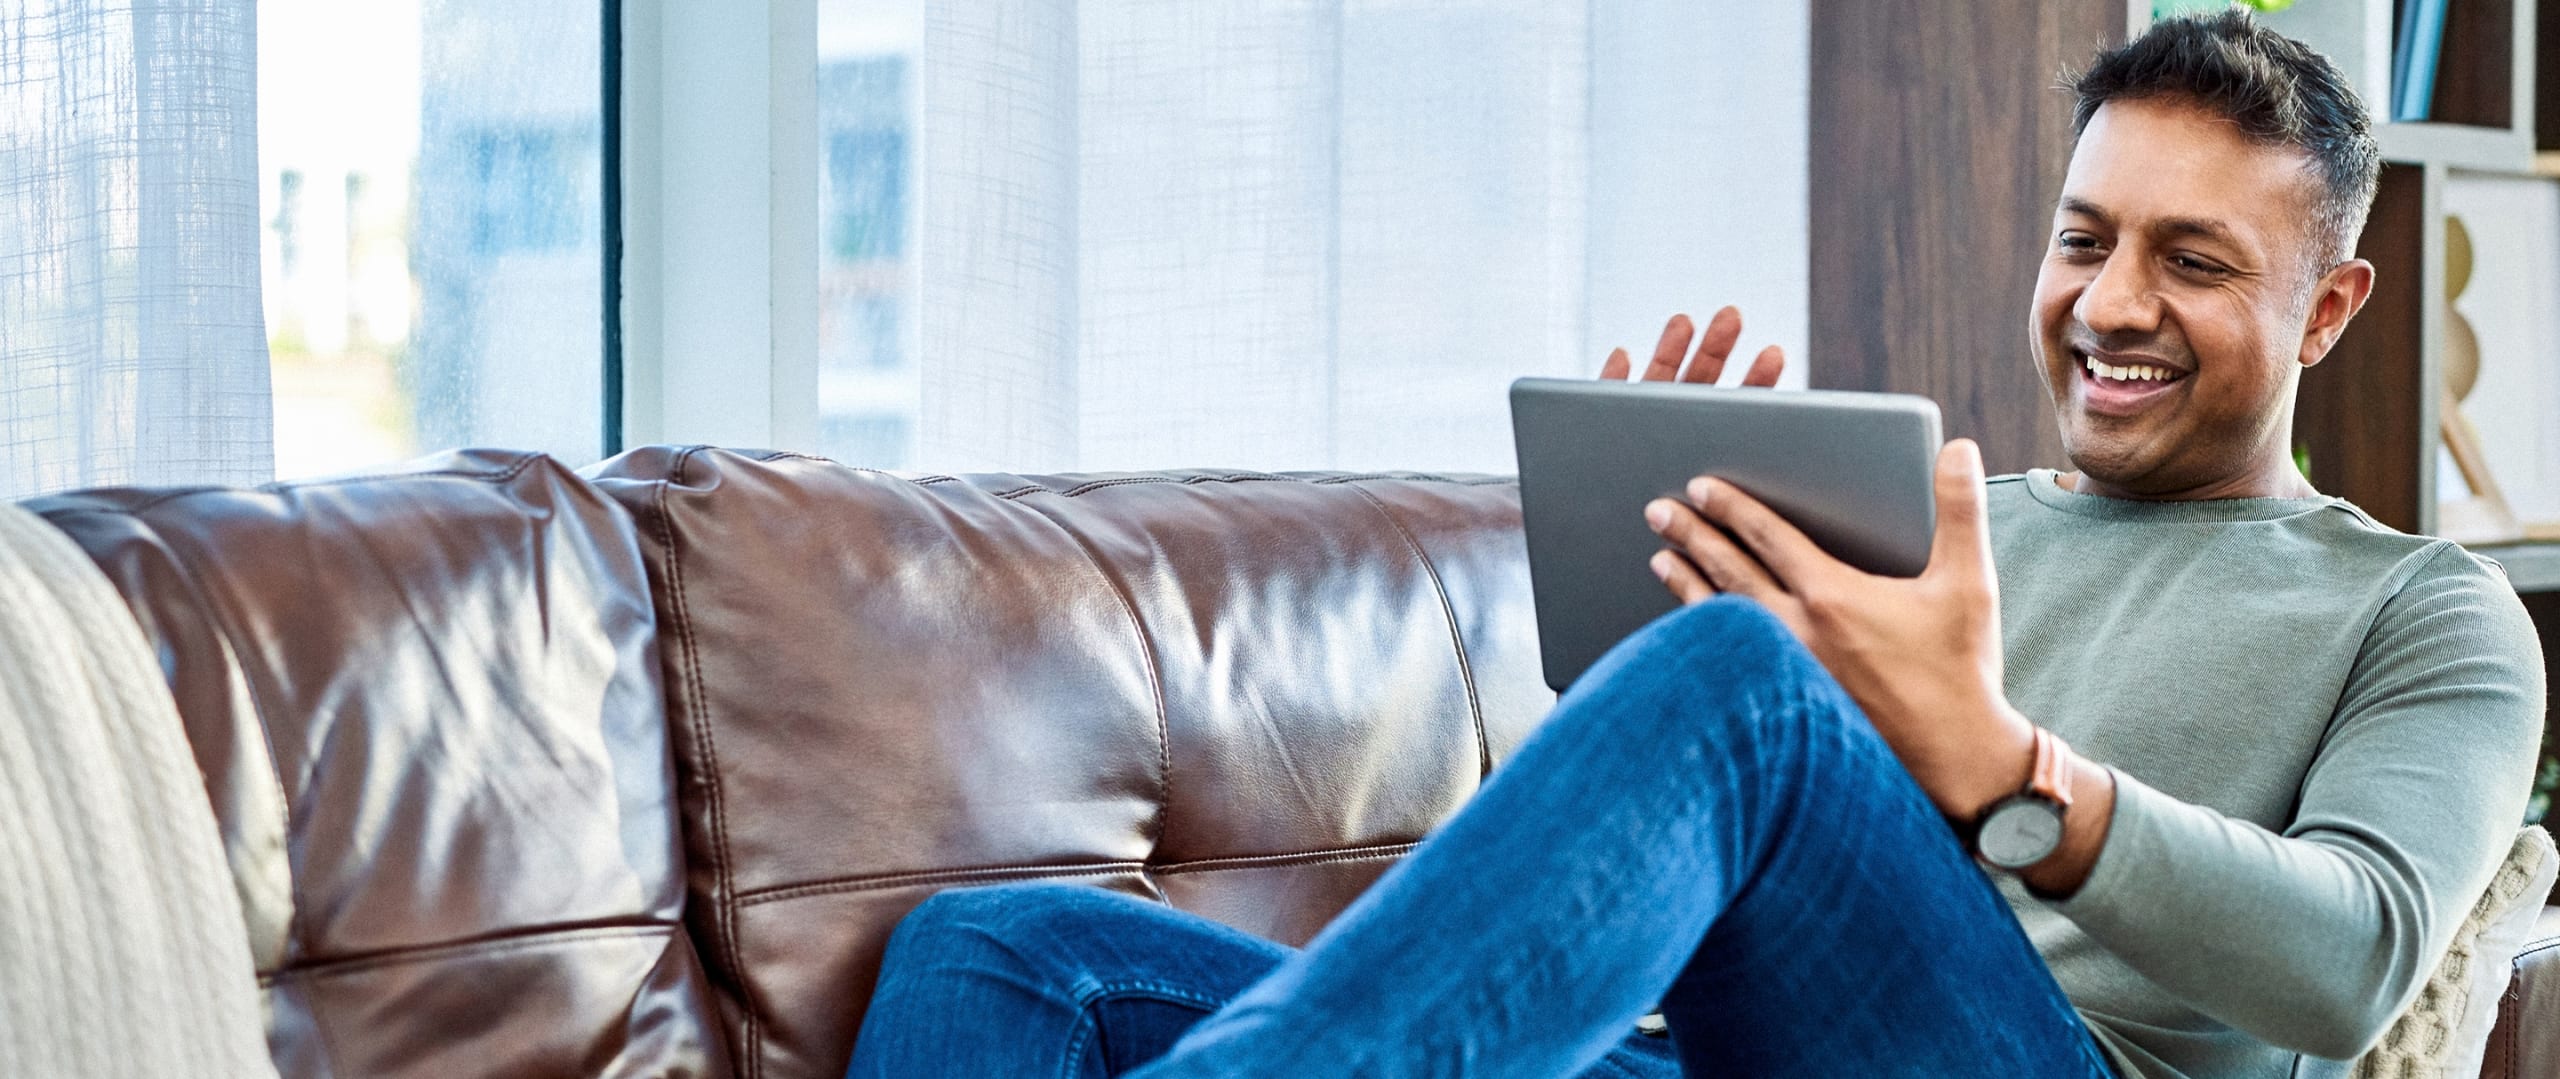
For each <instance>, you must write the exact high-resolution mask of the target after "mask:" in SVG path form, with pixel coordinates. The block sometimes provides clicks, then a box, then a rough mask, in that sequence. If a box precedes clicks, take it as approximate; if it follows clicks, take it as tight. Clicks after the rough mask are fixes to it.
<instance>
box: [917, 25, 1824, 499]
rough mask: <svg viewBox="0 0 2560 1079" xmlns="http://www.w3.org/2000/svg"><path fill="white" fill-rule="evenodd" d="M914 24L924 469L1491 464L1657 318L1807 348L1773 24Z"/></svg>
mask: <svg viewBox="0 0 2560 1079" xmlns="http://www.w3.org/2000/svg"><path fill="white" fill-rule="evenodd" d="M922 9H923V11H922V16H921V18H922V23H923V30H922V39H921V48H920V50H919V56H918V63H917V69H918V73H919V74H918V83H919V87H920V91H921V92H920V103H921V104H920V110H919V112H920V116H919V119H918V126H919V135H920V138H919V140H918V160H917V172H918V176H919V185H918V186H919V188H920V193H919V199H920V207H919V211H920V212H919V213H918V215H917V220H918V243H917V252H918V257H919V260H920V274H919V277H918V285H917V289H918V294H917V307H918V310H919V316H920V320H921V325H920V327H919V337H920V342H919V344H920V356H921V359H922V363H921V364H920V370H919V371H918V374H917V377H918V379H919V381H920V386H919V396H920V403H921V409H920V415H919V417H918V423H917V432H918V436H919V437H918V444H917V447H916V450H917V452H916V460H917V461H918V463H920V464H921V465H923V466H924V467H929V468H933V469H937V470H944V469H950V470H968V469H1043V470H1046V469H1110V468H1132V467H1156V466H1163V465H1165V464H1167V463H1180V464H1185V465H1202V466H1236V467H1248V468H1264V469H1285V468H1373V467H1388V468H1435V469H1466V470H1476V471H1508V470H1509V469H1510V468H1511V467H1512V452H1511V444H1510V439H1511V432H1510V424H1509V420H1508V405H1507V396H1506V393H1505V388H1506V386H1507V385H1508V383H1509V382H1510V381H1511V380H1512V379H1513V378H1517V377H1520V376H1523V375H1588V374H1590V373H1591V372H1592V371H1594V370H1596V369H1597V366H1598V364H1599V361H1600V358H1601V356H1602V355H1603V354H1604V353H1605V351H1606V348H1607V347H1608V346H1609V345H1613V344H1624V345H1628V346H1630V347H1633V348H1636V349H1637V350H1638V351H1639V352H1640V353H1641V352H1642V351H1645V350H1647V349H1649V347H1650V345H1651V343H1652V341H1653V335H1654V334H1655V333H1658V332H1659V330H1660V328H1661V325H1662V319H1663V318H1664V316H1666V315H1668V314H1669V313H1670V312H1672V311H1674V310H1691V311H1695V312H1696V313H1697V314H1699V315H1701V316H1703V315H1704V314H1706V313H1707V311H1708V310H1711V309H1712V308H1713V306H1715V305H1717V304H1721V303H1728V302H1730V303H1739V304H1741V305H1743V306H1744V308H1745V310H1746V312H1748V314H1749V317H1750V319H1751V322H1750V325H1749V327H1748V329H1747V342H1748V343H1749V344H1750V345H1752V346H1753V347H1757V345H1759V344H1763V343H1767V342H1769V341H1771V340H1775V341H1778V342H1779V343H1782V344H1787V345H1790V346H1791V347H1790V352H1791V354H1792V353H1796V352H1800V351H1801V349H1800V347H1795V346H1800V345H1801V342H1802V339H1803V328H1802V327H1803V322H1804V318H1805V314H1804V268H1803V267H1804V245H1805V220H1804V214H1805V207H1804V177H1805V162H1804V134H1803V129H1804V116H1805V113H1804V89H1803V79H1804V75H1803V72H1804V59H1803V57H1804V48H1805V34H1806V30H1807V28H1806V26H1805V23H1804V17H1803V14H1802V12H1801V11H1790V10H1788V5H1746V4H1738V3H1729V2H1716V3H1707V4H1697V3H1694V2H1691V0H1678V2H1673V0H1640V2H1637V3H1631V4H1619V5H1605V6H1604V5H1584V4H1557V3H1552V2H1549V0H1432V2H1419V0H1294V2H1291V0H1263V2H1245V3H1220V4H1174V5H1167V4H1161V3H1151V2H1147V0H982V2H974V3H967V4H958V3H936V2H931V0H926V2H924V3H923V4H922ZM1797 358H1798V360H1799V362H1801V357H1797ZM1797 377H1798V378H1800V375H1798V376H1797Z"/></svg>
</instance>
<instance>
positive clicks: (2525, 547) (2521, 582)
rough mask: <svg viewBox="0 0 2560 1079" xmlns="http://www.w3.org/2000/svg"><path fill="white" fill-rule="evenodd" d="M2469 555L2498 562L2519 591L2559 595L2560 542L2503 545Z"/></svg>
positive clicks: (2508, 580) (2484, 548)
mask: <svg viewBox="0 0 2560 1079" xmlns="http://www.w3.org/2000/svg"><path fill="white" fill-rule="evenodd" d="M2471 553H2473V554H2476V555H2479V556H2481V557H2483V558H2494V559H2497V560H2498V564H2499V565H2502V566H2505V567H2506V568H2507V583H2509V584H2512V585H2514V586H2515V588H2516V591H2518V592H2560V543H2502V544H2497V545H2494V546H2485V547H2473V548H2471Z"/></svg>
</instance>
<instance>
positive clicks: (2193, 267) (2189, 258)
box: [2169, 255, 2223, 277]
mask: <svg viewBox="0 0 2560 1079" xmlns="http://www.w3.org/2000/svg"><path fill="white" fill-rule="evenodd" d="M2169 264H2170V265H2172V266H2176V267H2177V268H2179V269H2180V270H2184V271H2186V272H2188V273H2191V274H2198V275H2202V276H2205V277H2219V276H2221V275H2222V273H2223V269H2222V267H2220V266H2216V265H2214V264H2213V263H2210V262H2206V261H2205V260H2203V259H2200V258H2197V257H2195V256H2193V255H2177V256H2173V257H2172V258H2170V260H2169Z"/></svg>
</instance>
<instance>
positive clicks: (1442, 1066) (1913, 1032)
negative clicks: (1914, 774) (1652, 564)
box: [848, 598, 2113, 1079]
mask: <svg viewBox="0 0 2560 1079" xmlns="http://www.w3.org/2000/svg"><path fill="white" fill-rule="evenodd" d="M2022 779H2023V777H2022ZM1657 1003H1658V1004H1659V1007H1660V1009H1661V1011H1662V1013H1663V1015H1664V1016H1665V1018H1666V1019H1668V1021H1669V1024H1670V1034H1671V1036H1670V1038H1669V1039H1668V1041H1669V1042H1670V1043H1671V1044H1670V1046H1664V1045H1663V1044H1662V1042H1663V1039H1658V1038H1653V1037H1651V1036H1647V1035H1631V1034H1630V1033H1629V1032H1630V1031H1631V1030H1632V1029H1633V1024H1634V1022H1635V1020H1636V1019H1637V1017H1639V1016H1641V1015H1643V1014H1645V1013H1646V1012H1649V1011H1652V1010H1654V1009H1655V1007H1656V1006H1657ZM848 1074H849V1075H850V1076H851V1077H854V1079H875V1077H881V1079H909V1077H918V1076H937V1075H970V1076H984V1077H990V1079H1000V1077H1012V1076H1039V1077H1042V1079H1049V1077H1080V1076H1113V1075H1124V1074H1129V1075H1136V1076H1140V1077H1143V1079H1195V1077H1210V1076H1310V1075H1346V1076H1348V1075H1358V1076H1379V1077H1405V1076H1466V1077H1469V1079H1477V1077H1510V1076H1517V1077H1521V1079H1552V1077H1556V1076H1576V1075H1582V1076H1609V1075H1622V1074H1623V1075H1633V1076H1669V1075H1675V1074H1677V1075H1687V1076H1718V1077H1723V1076H1754V1077H1756V1076H1797V1075H1801V1076H1843V1075H1857V1076H1929V1077H1939V1076H2002V1077H2010V1076H2020V1077H2024V1076H2034V1077H2047V1076H2051V1077H2062V1079H2083V1077H2103V1076H2111V1075H2112V1074H2113V1072H2112V1071H2111V1070H2110V1069H2109V1066H2108V1064H2107V1063H2106V1061H2105V1059H2104V1057H2103V1056H2102V1055H2101V1054H2100V1053H2099V1051H2098V1050H2097V1048H2096V1046H2095V1044H2094V1043H2093V1041H2092V1040H2091V1038H2090V1036H2089V1032H2088V1030H2087V1028H2086V1027H2084V1026H2083V1025H2082V1023H2081V1021H2080V1018H2079V1016H2078V1015H2077V1014H2076V1013H2074V1012H2073V1011H2072V1008H2071V1003H2070V1001H2069V1000H2068V999H2066V998H2065V997H2064V996H2063V993H2062V989H2061V987H2059V986H2057V985H2056V984H2054V981H2053V976H2052V974H2051V973H2050V972H2048V971H2047V970H2046V969H2045V965H2044V961H2043V959H2042V958H2041V957H2039V956H2038V955H2037V954H2036V951H2035V949H2034V947H2033V946H2032V945H2031V944H2029V943H2028V941H2027V939H2026V935H2025V934H2024V933H2023V932H2021V931H2020V929H2019V927H2018V923H2017V919H2016V918H2015V917H2014V916H2012V915H2011V914H2010V912H2009V908H2008V905H2007V904H2006V902H2004V901H2003V900H2002V899H2001V897H2000V894H1999V892H1998V891H1997V890H1996V889H1994V888H1993V887H1992V886H1991V882H1990V881H1989V880H1988V879H1987V878H1986V877H1985V876H1984V875H1983V873H1982V871H1981V870H1979V869H1977V868H1976V867H1975V866H1974V864H1973V861H1972V859H1971V858H1969V857H1968V856H1967V855H1966V853H1965V850H1964V848H1963V846H1962V845H1961V844H1960V843H1959V842H1958V840H1957V839H1956V837H1955V836H1954V834H1953V833H1952V831H1951V830H1950V829H1949V828H1948V826H1947V822H1946V821H1945V820H1944V819H1943V818H1941V817H1940V816H1939V815H1938V812H1937V810H1936V808H1935V807H1934V806H1933V805H1932V804H1931V803H1930V802H1929V800H1928V798H1927V796H1926V795H1924V794H1923V793H1922V792H1921V791H1920V788H1919V785H1918V784H1917V783H1914V782H1913V781H1912V779H1911V776H1910V774H1909V773H1908V772H1905V771H1904V770H1903V768H1902V765H1901V763H1900V762H1899V761H1897V760H1895V759H1894V756H1893V753H1892V751H1891V750H1890V749H1889V748H1888V747H1887V746H1886V745H1885V743H1884V740H1883V739H1882V738H1881V737H1879V736H1878V735H1877V734H1876V732H1875V729H1874V728H1873V727H1872V726H1871V725H1869V724H1868V722H1867V720H1866V717H1865V716H1864V715H1863V714H1861V713H1860V712H1859V711H1858V709H1857V706H1856V705H1855V704H1853V703H1852V702H1851V701H1850V700H1849V698H1848V696H1847V694H1846V693H1844V692H1843V691H1842V690H1841V689H1840V687H1839V685H1838V684H1837V683H1835V682H1833V681H1832V679H1831V677H1830V676H1829V675H1828V674H1827V673H1825V672H1824V671H1823V670H1822V668H1821V666H1820V665H1819V664H1818V663H1816V662H1815V661H1814V659H1813V657H1812V656H1811V655H1810V654H1808V653H1807V652H1806V651H1805V650H1804V649H1803V647H1802V646H1800V645H1799V644H1798V643H1797V642H1796V641H1795V639H1794V638H1793V637H1792V636H1791V635H1789V633H1788V632H1787V630H1786V628H1785V627H1784V626H1782V625H1780V624H1779V623H1778V622H1777V621H1776V620H1775V619H1774V618H1772V617H1770V616H1769V615H1768V613H1767V612H1766V611H1765V610H1763V609H1762V608H1760V607H1759V606H1758V605H1757V604H1754V603H1751V602H1749V601H1747V600H1740V599H1731V598H1720V599H1716V600H1711V601H1709V602H1706V603H1701V604H1698V605H1695V606H1692V607H1689V608H1686V609H1684V610H1682V611H1680V612H1678V613H1675V614H1672V615H1669V616H1666V617H1664V618H1663V619H1661V620H1660V621H1657V622H1655V623H1654V624H1653V625H1651V626H1649V627H1647V628H1646V629H1645V630H1644V631H1642V632H1640V633H1638V634H1636V635H1635V636H1634V637H1631V638H1629V639H1628V640H1627V641H1626V642H1625V643H1623V644H1621V645H1619V646H1618V647H1617V648H1616V649H1615V650H1613V651H1612V652H1610V653H1609V655H1608V656H1607V657H1606V658H1604V659H1602V660H1601V662H1600V663H1599V665H1598V666H1595V667H1593V668H1592V669H1591V671H1590V672H1589V673H1588V674H1586V675H1585V676H1584V677H1583V679H1582V680H1581V681H1580V682H1579V683H1577V684H1576V685H1575V686H1574V688H1573V689H1572V691H1570V692H1568V693H1566V694H1565V695H1564V697H1563V698H1562V699H1561V700H1560V701H1558V702H1557V704H1556V710H1555V712H1554V713H1553V714H1552V715H1551V716H1550V717H1549V718H1548V720H1547V721H1546V723H1545V724H1543V725H1542V726H1541V727H1540V728H1539V729H1538V731H1537V733H1536V734H1535V735H1533V736H1532V737H1531V738H1530V739H1529V740H1528V742H1527V743H1525V744H1524V745H1522V746H1521V748H1520V750H1519V752H1518V753H1516V754H1515V755H1514V756H1513V757H1512V759H1511V760H1510V761H1509V762H1507V763H1506V764H1504V765H1503V767H1502V768H1500V769H1499V770H1497V771H1496V772H1495V774H1494V776H1493V777H1492V779H1491V780H1490V781H1489V782H1487V783H1486V785H1485V787H1484V789H1483V790H1482V791H1480V792H1478V793H1477V795H1476V797H1475V798H1474V799H1472V800H1471V801H1469V802H1468V803H1467V805H1466V807H1465V809H1464V810H1462V811H1461V812H1460V813H1459V814H1458V815H1457V816H1456V817H1454V818H1452V819H1451V820H1450V821H1449V822H1448V823H1447V824H1446V825H1445V826H1443V827H1442V828H1441V829H1440V831H1438V832H1437V833H1435V834H1434V835H1433V836H1432V837H1431V838H1430V839H1429V840H1428V841H1427V842H1425V843H1423V844H1422V845H1421V846H1420V847H1419V848H1418V849H1416V850H1415V851H1414V853H1413V854H1412V855H1411V856H1409V857H1407V858H1406V859H1405V860H1404V861H1403V862H1402V863H1401V864H1399V865H1397V866H1396V867H1395V868H1394V869H1392V870H1390V871H1389V872H1388V873H1387V874H1386V876H1385V877H1383V878H1381V879H1380V880H1379V882H1378V884H1377V885H1376V886H1375V887H1372V888H1371V889H1369V891H1368V892H1367V893H1366V894H1364V895H1362V896H1361V898H1360V899H1359V900H1358V901H1357V902H1355V903H1353V904H1352V905H1351V907H1350V908H1349V909H1348V910H1346V911H1344V912H1343V913H1342V915H1341V916H1340V917H1338V918H1336V919H1335V920H1334V921H1333V923H1332V924H1331V925H1329V926H1328V927H1326V929H1325V930H1324V931H1323V932H1322V933H1320V934H1318V935H1317V937H1316V938H1315V940H1313V941H1312V942H1310V943H1309V944H1308V945H1307V948H1306V949H1305V950H1304V951H1299V952H1290V951H1288V950H1285V949H1282V948H1280V947H1278V946H1276V945H1272V944H1268V943H1264V942H1261V941H1258V940H1255V939H1253V938H1251V937H1247V936H1245V935H1244V934H1241V933H1237V932H1235V931H1232V930H1229V929H1225V928H1223V927H1220V926H1217V925H1214V924H1211V923H1209V922H1207V921H1205V920H1202V919H1199V918H1195V917H1192V916H1189V915H1186V914H1181V913H1179V912H1175V911H1171V910H1167V909H1164V908H1161V907H1157V906H1154V905H1152V904H1148V903H1146V902H1144V901H1141V900H1135V899H1129V898H1124V897H1120V896H1115V895H1111V894H1107V893H1103V892H1099V891H1095V890H1092V889H1083V888H1076V887H1073V886H1062V885H1031V886H1006V887H997V888H987V889H975V890H969V891H957V892H948V893H944V894H943V895H939V896H936V897H934V898H933V899H931V900H928V901H927V902H926V903H925V904H924V905H923V906H921V907H919V908H917V910H916V911H915V913H913V914H911V915H909V916H908V917H907V919H906V920H905V921H903V922H902V923H900V925H899V928H898V930H897V932H896V933H895V934H893V935H892V937H891V939H890V942H889V950H888V954H887V958H886V960H885V962H884V967H883V970H882V972H881V976H880V982H879V987H878V990H877V994H876V996H875V997H874V999H873V1001H872V1004H871V1009H870V1011H869V1013H868V1014H867V1015H866V1017H865V1019H864V1022H863V1028H862V1033H861V1036H860V1040H859V1042H858V1043H857V1046H856V1049H855V1054H854V1060H853V1067H852V1070H851V1071H850V1072H849V1073H848Z"/></svg>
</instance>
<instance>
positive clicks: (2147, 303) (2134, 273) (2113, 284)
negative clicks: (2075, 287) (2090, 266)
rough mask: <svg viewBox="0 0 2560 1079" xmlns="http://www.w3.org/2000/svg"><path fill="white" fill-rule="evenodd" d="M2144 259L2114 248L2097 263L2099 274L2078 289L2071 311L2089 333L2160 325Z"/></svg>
mask: <svg viewBox="0 0 2560 1079" xmlns="http://www.w3.org/2000/svg"><path fill="white" fill-rule="evenodd" d="M2143 263H2144V260H2143V259H2142V258H2141V257H2139V256H2138V255H2136V254H2134V253H2132V252H2127V251H2122V250H2119V251H2116V252H2114V253H2113V254H2111V255H2109V256H2108V257H2107V261H2106V263H2105V264H2104V265H2102V266H2100V267H2098V276H2097V277H2096V278H2094V279H2092V280H2091V281H2090V282H2089V285H2088V287H2087V288H2084V289H2081V290H2080V299H2079V301H2078V302H2076V303H2074V304H2072V305H2071V313H2072V314H2073V315H2074V316H2076V317H2078V318H2079V320H2080V324H2081V325H2083V326H2086V327H2088V328H2089V331H2090V332H2091V333H2094V334H2097V335H2098V336H2099V337H2101V338H2104V337H2108V336H2112V335H2114V334H2118V333H2133V334H2147V333H2150V332H2152V331H2154V330H2157V329H2159V328H2160V297H2159V294H2158V292H2157V290H2156V289H2155V288H2154V287H2153V286H2154V281H2153V279H2152V275H2151V274H2150V273H2149V272H2147V271H2146V270H2145V269H2144V267H2143Z"/></svg>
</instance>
